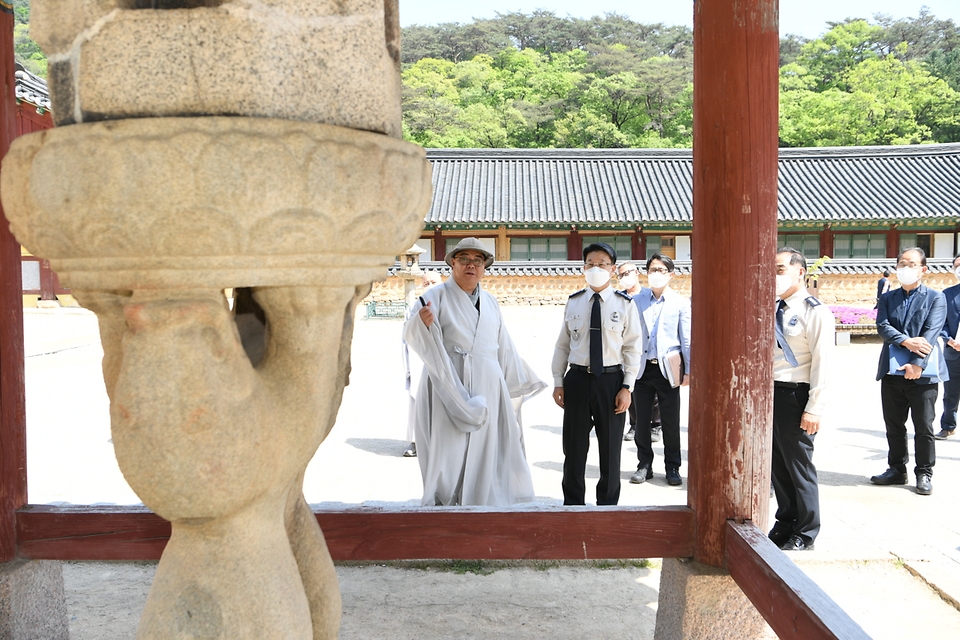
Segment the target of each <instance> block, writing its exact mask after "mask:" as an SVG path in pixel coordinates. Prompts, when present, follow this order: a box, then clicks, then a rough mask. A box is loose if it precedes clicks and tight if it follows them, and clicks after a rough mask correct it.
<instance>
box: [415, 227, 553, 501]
mask: <svg viewBox="0 0 960 640" xmlns="http://www.w3.org/2000/svg"><path fill="white" fill-rule="evenodd" d="M446 262H447V264H449V265H450V266H451V267H452V269H453V276H452V277H451V278H449V279H448V280H447V281H446V282H444V283H443V284H442V285H438V286H435V287H432V288H431V289H430V290H428V291H427V292H425V293H424V294H423V296H421V298H420V300H419V301H418V302H417V303H416V304H415V305H414V308H413V310H412V313H411V315H410V318H409V319H408V320H407V322H406V323H405V325H404V330H403V337H404V340H405V341H406V342H407V344H408V345H409V347H410V349H412V350H413V351H414V353H416V354H417V355H418V356H419V357H420V359H421V360H423V362H424V375H423V376H422V377H421V381H420V388H419V389H418V390H417V394H416V411H415V413H416V422H415V438H416V442H417V459H418V460H419V462H420V472H421V475H422V476H423V499H422V504H423V505H425V506H433V505H483V506H505V505H511V504H516V503H520V502H531V501H532V500H533V499H534V492H533V480H532V478H531V476H530V467H529V465H528V464H527V458H526V452H525V451H524V445H523V432H522V428H521V422H520V405H521V404H522V402H523V400H524V399H526V398H529V397H531V396H533V395H535V394H536V393H538V392H540V391H541V390H543V389H544V388H546V383H545V382H543V381H542V380H540V378H538V377H537V375H536V374H535V373H534V372H533V370H532V369H531V368H530V367H529V366H528V365H527V363H526V362H524V361H523V359H522V358H520V356H519V354H518V353H517V350H516V347H515V346H514V344H513V341H512V340H511V339H510V335H509V334H508V333H507V329H506V327H504V325H503V317H502V316H501V315H500V308H499V306H498V305H497V301H496V299H495V298H494V297H493V296H492V295H490V294H489V293H487V292H485V291H483V290H482V289H481V288H480V280H481V279H482V278H483V275H484V272H485V270H486V268H488V267H489V266H490V265H491V264H493V255H492V254H491V253H490V252H489V251H487V250H486V249H485V248H484V247H483V245H482V244H481V243H480V241H479V240H477V239H476V238H465V239H464V240H462V241H461V242H460V243H459V244H458V245H457V246H456V247H455V248H454V249H453V250H452V251H450V252H449V253H448V254H447V256H446Z"/></svg>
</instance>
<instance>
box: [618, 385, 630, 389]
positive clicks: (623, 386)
mask: <svg viewBox="0 0 960 640" xmlns="http://www.w3.org/2000/svg"><path fill="white" fill-rule="evenodd" d="M620 388H622V389H626V390H627V391H630V385H628V384H622V385H620Z"/></svg>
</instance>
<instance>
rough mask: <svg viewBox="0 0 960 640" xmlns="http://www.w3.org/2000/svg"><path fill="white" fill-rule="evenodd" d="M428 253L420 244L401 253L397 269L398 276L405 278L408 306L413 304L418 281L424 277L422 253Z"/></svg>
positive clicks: (405, 293) (404, 298)
mask: <svg viewBox="0 0 960 640" xmlns="http://www.w3.org/2000/svg"><path fill="white" fill-rule="evenodd" d="M422 253H426V250H425V249H421V248H420V247H419V246H418V245H413V246H412V247H410V248H409V249H407V250H406V251H404V252H403V253H401V254H400V268H399V269H397V277H399V278H400V279H402V280H403V302H404V304H405V305H406V308H407V309H409V308H410V307H412V306H413V294H414V292H415V291H416V290H417V281H419V280H420V278H421V277H423V269H421V268H420V254H422Z"/></svg>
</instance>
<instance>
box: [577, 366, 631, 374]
mask: <svg viewBox="0 0 960 640" xmlns="http://www.w3.org/2000/svg"><path fill="white" fill-rule="evenodd" d="M570 368H571V369H576V370H577V371H586V372H587V373H593V372H592V371H590V367H585V366H584V365H582V364H571V365H570ZM621 371H623V365H622V364H615V365H613V366H611V367H604V368H603V372H604V373H620V372H621Z"/></svg>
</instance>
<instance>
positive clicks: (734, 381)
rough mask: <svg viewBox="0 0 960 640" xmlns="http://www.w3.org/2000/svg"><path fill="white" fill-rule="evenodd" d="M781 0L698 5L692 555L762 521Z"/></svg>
mask: <svg viewBox="0 0 960 640" xmlns="http://www.w3.org/2000/svg"><path fill="white" fill-rule="evenodd" d="M778 46H779V36H778V13H777V0H698V1H697V2H696V3H695V4H694V47H693V52H694V67H693V69H694V86H695V87H696V90H695V91H694V119H693V139H694V145H693V219H694V236H695V237H701V238H708V239H709V240H708V241H703V242H697V241H694V243H693V263H694V265H696V266H697V267H698V268H694V270H693V299H692V301H693V316H692V317H693V338H692V352H693V354H694V355H693V357H692V359H693V363H692V369H691V379H692V381H691V383H692V385H693V386H692V389H691V398H690V487H689V493H688V501H689V504H690V506H691V507H692V508H693V509H694V511H695V512H696V520H697V536H696V546H695V554H694V557H695V559H696V560H698V561H700V562H702V563H705V564H709V565H713V566H718V567H719V566H723V564H724V548H725V535H726V534H725V530H726V521H727V520H729V519H733V520H736V521H738V522H739V521H743V520H753V521H754V522H755V523H757V524H758V526H760V527H765V526H766V519H767V505H768V503H769V501H770V495H769V490H770V470H769V466H770V448H771V444H770V443H771V435H770V434H771V427H770V421H771V418H772V414H773V398H772V387H773V382H772V378H773V375H772V370H773V367H772V357H773V340H774V336H773V323H774V319H773V314H774V299H775V295H774V288H773V283H774V272H775V266H774V265H775V260H774V252H775V247H776V234H777V108H778V106H777V105H778V102H777V100H778V91H777V63H778Z"/></svg>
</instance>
